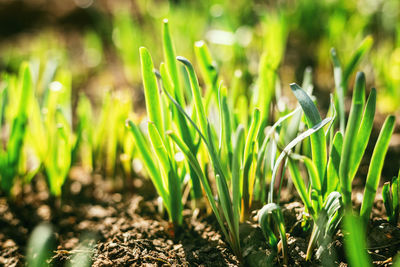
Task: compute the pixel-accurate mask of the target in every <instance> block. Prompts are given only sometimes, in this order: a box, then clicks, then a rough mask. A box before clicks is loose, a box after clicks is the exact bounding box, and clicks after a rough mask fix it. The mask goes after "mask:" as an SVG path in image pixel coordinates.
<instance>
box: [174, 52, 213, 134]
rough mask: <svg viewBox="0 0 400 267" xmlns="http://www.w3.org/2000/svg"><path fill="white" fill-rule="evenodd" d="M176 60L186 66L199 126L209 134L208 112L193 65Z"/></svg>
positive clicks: (186, 61) (184, 59)
mask: <svg viewBox="0 0 400 267" xmlns="http://www.w3.org/2000/svg"><path fill="white" fill-rule="evenodd" d="M176 59H177V60H179V61H180V62H182V63H183V64H184V65H185V67H186V69H187V71H188V73H189V79H190V86H191V88H192V94H193V97H194V104H195V108H196V113H197V118H198V120H199V124H200V129H201V131H202V132H203V133H207V118H206V112H205V110H204V106H203V101H202V97H201V90H200V86H199V81H198V80H197V76H196V73H195V71H194V68H193V66H192V64H191V63H190V62H189V60H187V59H186V58H184V57H179V56H178V57H177V58H176ZM207 140H208V138H207Z"/></svg>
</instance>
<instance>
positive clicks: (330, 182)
mask: <svg viewBox="0 0 400 267" xmlns="http://www.w3.org/2000/svg"><path fill="white" fill-rule="evenodd" d="M342 146H343V135H342V133H341V132H340V131H338V132H336V134H335V137H334V138H333V145H332V148H331V151H330V153H329V161H328V169H327V188H326V194H325V195H329V194H330V193H331V192H333V191H336V190H337V189H338V186H339V167H340V158H341V153H342Z"/></svg>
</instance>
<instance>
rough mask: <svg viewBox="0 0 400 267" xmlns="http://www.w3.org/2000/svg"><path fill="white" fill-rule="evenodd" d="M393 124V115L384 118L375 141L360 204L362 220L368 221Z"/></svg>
mask: <svg viewBox="0 0 400 267" xmlns="http://www.w3.org/2000/svg"><path fill="white" fill-rule="evenodd" d="M394 124H395V117H394V116H393V115H391V116H389V117H387V118H386V120H385V123H384V124H383V127H382V130H381V132H380V133H379V137H378V140H377V141H376V144H375V147H374V152H373V153H372V158H371V162H370V165H369V169H368V175H367V181H366V184H365V191H364V198H363V201H362V204H361V211H360V216H361V217H362V218H363V220H364V222H368V220H369V216H370V213H371V210H372V206H373V203H374V199H375V194H376V190H377V188H378V185H379V179H380V175H381V172H382V168H383V162H384V160H385V155H386V152H387V149H388V147H389V141H390V137H391V136H392V133H393V130H394Z"/></svg>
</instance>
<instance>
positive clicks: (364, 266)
mask: <svg viewBox="0 0 400 267" xmlns="http://www.w3.org/2000/svg"><path fill="white" fill-rule="evenodd" d="M344 229H345V230H346V231H348V232H349V234H348V235H347V236H346V237H345V239H344V248H345V251H346V255H347V258H348V259H349V265H350V266H353V267H368V266H371V259H370V258H369V256H368V254H367V252H366V247H367V245H366V241H365V230H364V229H365V228H364V224H363V221H362V220H361V218H359V217H356V216H354V215H352V214H347V215H346V216H345V217H344Z"/></svg>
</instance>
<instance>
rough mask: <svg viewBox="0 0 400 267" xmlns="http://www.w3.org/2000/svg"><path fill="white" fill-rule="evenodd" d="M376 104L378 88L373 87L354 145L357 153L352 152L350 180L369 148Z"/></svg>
mask: <svg viewBox="0 0 400 267" xmlns="http://www.w3.org/2000/svg"><path fill="white" fill-rule="evenodd" d="M375 106H376V90H375V88H372V90H371V93H370V95H369V97H368V100H367V103H366V105H365V110H364V114H363V116H362V120H361V123H360V129H359V130H358V133H357V136H356V144H355V147H354V151H355V153H352V158H351V162H352V163H351V165H350V180H353V179H354V176H355V175H356V172H357V169H358V166H359V165H360V163H361V159H362V157H363V155H364V152H365V149H366V148H367V145H368V141H369V137H370V135H371V131H372V126H373V123H374V117H375Z"/></svg>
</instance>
